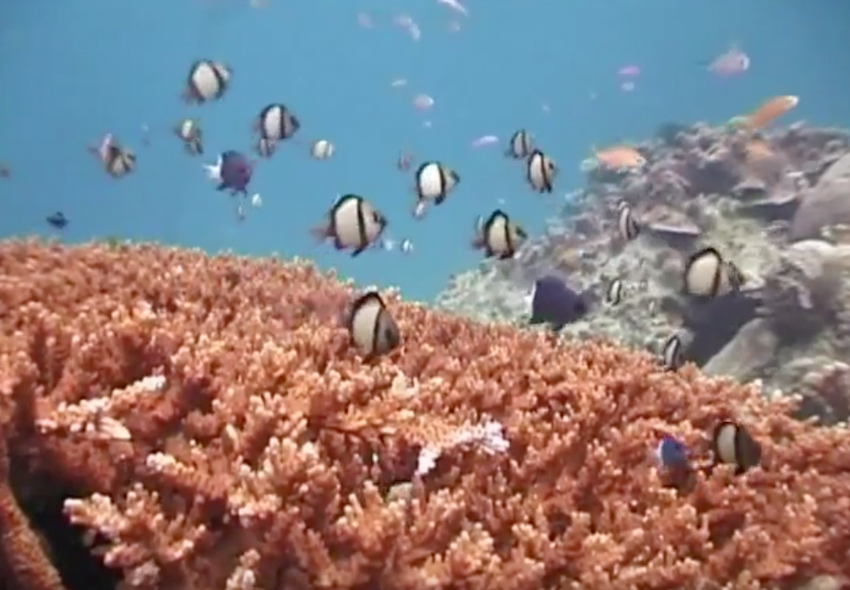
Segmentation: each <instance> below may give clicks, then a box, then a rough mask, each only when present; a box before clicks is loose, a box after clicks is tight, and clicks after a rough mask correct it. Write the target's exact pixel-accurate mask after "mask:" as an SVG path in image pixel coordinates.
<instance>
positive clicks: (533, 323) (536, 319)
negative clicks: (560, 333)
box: [528, 314, 545, 326]
mask: <svg viewBox="0 0 850 590" xmlns="http://www.w3.org/2000/svg"><path fill="white" fill-rule="evenodd" d="M544 321H545V320H543V318H540V317H538V316H536V315H534V314H531V317H530V318H528V325H529V326H537V325H539V324H542V323H543V322H544Z"/></svg>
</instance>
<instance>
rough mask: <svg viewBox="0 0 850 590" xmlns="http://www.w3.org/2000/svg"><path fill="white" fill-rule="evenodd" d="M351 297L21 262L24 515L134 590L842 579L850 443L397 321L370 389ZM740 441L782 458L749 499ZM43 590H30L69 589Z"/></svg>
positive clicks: (557, 358)
mask: <svg viewBox="0 0 850 590" xmlns="http://www.w3.org/2000/svg"><path fill="white" fill-rule="evenodd" d="M658 182H659V183H662V184H664V183H668V184H669V183H672V184H675V185H677V186H678V185H681V186H680V188H681V190H688V187H687V186H686V185H684V184H682V183H681V182H680V181H679V180H677V178H675V177H673V176H669V175H668V176H665V177H659V179H658ZM665 186H666V185H665ZM349 297H350V291H349V288H348V287H347V286H346V285H343V284H340V283H338V282H337V281H336V280H335V278H334V277H333V276H324V275H321V274H320V273H319V272H317V271H316V270H315V269H314V268H312V267H311V266H309V265H306V264H304V263H301V262H296V263H293V264H281V263H278V262H275V261H269V260H266V261H249V260H246V259H239V258H235V257H215V258H209V257H206V256H204V255H202V254H200V253H197V252H190V251H184V250H176V249H165V248H160V247H153V246H143V245H140V246H128V245H122V246H118V247H106V246H97V245H89V246H83V247H77V248H66V247H61V246H56V245H45V244H41V243H38V242H6V243H4V244H2V245H0V319H2V323H1V324H0V325H1V326H2V328H0V418H2V422H1V423H3V424H9V425H10V426H9V428H8V430H4V432H3V434H2V437H5V438H3V439H2V440H8V441H9V445H10V453H11V454H13V455H14V456H15V457H20V458H21V460H22V461H23V462H24V463H26V469H25V470H24V474H25V478H27V482H26V484H27V486H26V487H27V489H32V490H35V491H34V492H32V493H34V494H35V495H36V496H37V495H38V494H39V493H44V490H47V489H50V490H62V492H63V493H64V494H65V499H64V514H65V517H66V518H67V519H68V520H69V521H70V522H72V523H74V524H76V525H78V526H80V527H83V528H84V529H86V530H87V531H88V534H87V540H88V541H89V543H90V550H91V552H92V554H93V555H95V556H97V557H98V558H99V559H101V560H103V562H104V563H105V564H106V565H107V566H108V567H110V568H112V569H114V570H116V571H118V572H120V574H121V576H122V582H121V588H122V590H153V589H154V588H156V589H157V590H178V589H179V590H186V589H198V590H200V589H209V588H226V589H228V590H275V589H283V588H286V589H303V590H307V589H312V588H334V589H336V590H363V589H366V588H372V589H381V590H421V589H423V588H446V587H452V588H463V589H465V590H484V589H487V590H524V589H528V590H538V589H541V588H544V589H571V590H579V589H583V588H593V589H594V590H605V589H610V590H627V589H628V590H632V589H641V590H655V589H658V590H661V589H672V588H706V589H707V588H719V587H724V586H725V587H728V588H736V589H747V590H750V589H754V588H758V587H768V586H770V587H775V588H778V589H786V588H792V587H794V586H795V585H796V584H797V583H799V582H801V581H806V580H809V579H811V578H814V577H815V576H839V575H844V576H850V564H848V561H847V554H848V551H850V510H848V503H847V498H848V497H850V434H848V431H847V429H846V428H817V427H815V426H813V425H812V424H808V423H802V422H798V421H796V420H794V419H793V418H791V417H790V416H789V414H788V411H789V409H790V405H791V404H790V403H789V402H788V400H782V399H780V400H769V399H766V398H765V397H764V396H762V394H761V392H760V391H759V390H758V388H757V387H754V386H749V387H745V386H739V385H735V384H732V383H729V382H725V381H718V380H712V379H709V378H707V377H705V376H703V375H701V374H700V373H699V372H698V371H696V370H695V369H693V368H692V367H690V368H688V367H686V368H684V369H682V370H681V371H679V372H676V373H670V372H665V371H661V370H659V368H658V366H657V365H656V363H655V362H654V361H653V359H651V358H650V357H648V356H646V355H642V354H636V353H631V352H628V351H625V350H623V349H619V348H616V347H613V346H609V345H605V344H601V343H595V342H588V343H583V344H581V345H579V344H564V343H557V342H556V341H554V340H553V339H551V338H549V337H547V336H545V335H542V334H539V333H534V332H523V331H519V330H516V329H514V328H510V327H506V326H492V325H477V324H474V323H472V322H470V321H467V320H464V319H459V318H454V317H449V316H442V315H439V314H436V313H434V312H431V311H428V310H426V309H425V308H423V307H420V306H415V305H409V304H404V303H402V302H401V301H399V300H398V298H397V297H396V296H394V295H392V294H387V296H386V301H387V305H388V309H389V312H390V313H391V314H392V315H393V317H394V318H395V319H396V321H397V322H398V324H399V326H400V329H401V332H402V335H403V342H402V344H401V347H400V349H399V350H397V351H395V352H394V353H393V354H391V355H389V356H387V357H383V358H380V359H376V360H372V361H368V362H364V361H363V360H362V359H361V358H360V356H358V354H357V353H356V351H353V350H351V349H350V347H349V336H348V334H347V333H346V332H345V330H344V329H343V328H342V327H340V326H338V325H337V324H336V323H334V322H333V321H332V318H334V317H335V316H336V315H337V312H338V311H339V310H340V309H341V308H342V306H343V305H344V304H345V303H346V301H347V300H348V298H349ZM725 419H737V420H739V421H742V422H744V423H746V426H747V429H748V430H749V432H750V433H751V434H752V435H753V436H754V437H755V438H756V439H757V440H759V442H760V443H761V445H762V447H763V457H764V460H763V464H762V465H761V466H760V467H757V468H754V469H751V470H750V471H748V472H747V473H746V474H745V475H742V476H739V477H735V476H733V474H732V473H731V472H730V471H729V470H727V469H722V468H718V469H711V468H710V465H711V462H712V457H711V454H710V451H709V445H708V441H707V440H706V436H707V433H709V432H710V431H711V429H712V428H713V427H714V425H715V424H716V423H717V422H718V421H719V420H725ZM4 428H5V427H4ZM659 432H669V433H672V434H675V435H676V436H677V437H679V438H681V439H682V440H683V441H684V442H685V443H686V444H687V445H688V447H689V448H691V449H692V450H693V454H694V461H695V463H696V465H697V466H698V470H697V474H696V477H695V479H696V481H695V484H694V487H693V490H692V492H691V493H689V494H686V493H679V492H677V491H676V490H672V489H669V488H667V487H665V485H664V482H663V481H662V477H661V475H660V474H659V472H658V469H657V468H656V466H655V463H654V462H653V460H652V459H651V450H652V448H653V446H654V445H655V443H656V441H657V436H658V433H659ZM2 456H3V457H5V456H6V455H5V453H4V454H3V455H2ZM2 489H4V490H5V488H2ZM3 494H5V495H3ZM3 494H0V499H3V502H2V503H0V507H2V508H3V510H2V511H0V514H2V517H3V518H5V519H8V518H10V517H9V516H8V515H9V514H14V513H13V512H10V511H9V510H8V509H7V506H9V503H8V499H9V498H10V497H11V492H8V491H4V492H3ZM7 522H10V523H11V524H10V525H9V527H12V525H14V527H13V528H7V526H6V523H7ZM0 523H2V524H3V527H4V528H3V537H2V540H3V546H2V551H3V553H1V554H0V555H3V556H4V558H5V559H7V560H8V559H9V558H12V559H13V560H18V563H21V561H20V560H22V559H25V558H27V557H26V556H27V553H26V552H27V551H28V549H27V547H31V543H29V541H27V539H28V538H29V537H28V535H31V532H30V531H29V530H28V529H27V527H26V526H25V525H24V526H23V527H22V526H21V521H20V520H17V521H15V522H11V521H8V520H2V521H0ZM7 530H8V531H9V532H8V533H7ZM54 573H55V572H54ZM835 579H839V578H835ZM42 580H47V582H44V581H39V579H36V578H27V579H25V580H24V582H22V584H23V585H22V586H21V588H22V590H44V589H46V588H51V590H52V589H54V588H59V587H60V585H59V583H58V579H56V578H55V577H53V578H50V577H47V578H43V579H42ZM51 580H54V581H55V585H53V586H51V585H50V584H52V583H53V582H51Z"/></svg>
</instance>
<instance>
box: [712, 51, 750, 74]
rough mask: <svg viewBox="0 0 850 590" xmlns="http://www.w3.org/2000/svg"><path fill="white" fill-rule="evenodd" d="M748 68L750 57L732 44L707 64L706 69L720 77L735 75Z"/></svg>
mask: <svg viewBox="0 0 850 590" xmlns="http://www.w3.org/2000/svg"><path fill="white" fill-rule="evenodd" d="M749 69H750V57H749V56H748V55H747V54H746V53H744V52H743V51H741V50H740V49H739V48H738V47H736V46H734V45H733V46H732V47H730V48H729V49H728V50H727V51H726V53H723V54H722V55H720V56H718V57H717V58H715V59H714V61H712V62H711V63H710V64H709V65H708V70H709V71H710V72H712V73H713V74H715V75H717V76H720V77H721V78H728V77H730V76H737V75H739V74H743V73H744V72H746V71H747V70H749Z"/></svg>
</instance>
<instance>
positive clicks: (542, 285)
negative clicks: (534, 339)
mask: <svg viewBox="0 0 850 590" xmlns="http://www.w3.org/2000/svg"><path fill="white" fill-rule="evenodd" d="M587 312H588V306H587V302H586V301H585V299H584V296H583V295H582V294H580V293H577V292H576V291H574V290H573V289H571V288H570V287H568V286H567V284H566V283H565V282H564V281H563V280H562V279H560V278H558V277H556V276H554V275H546V276H543V277H541V278H539V279H537V280H536V281H534V291H533V292H532V294H531V319H529V321H528V323H529V324H531V325H535V324H549V325H550V326H552V329H553V330H555V331H560V330H561V328H563V327H564V326H565V325H567V324H569V323H571V322H575V321H576V320H579V319H581V317H582V316H584V315H585V314H586V313H587Z"/></svg>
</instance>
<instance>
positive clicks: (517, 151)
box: [505, 129, 534, 160]
mask: <svg viewBox="0 0 850 590" xmlns="http://www.w3.org/2000/svg"><path fill="white" fill-rule="evenodd" d="M533 151H534V138H532V137H531V134H530V133H529V132H528V131H526V130H525V129H520V130H519V131H515V132H514V134H513V135H511V139H510V140H509V142H508V149H507V150H506V151H505V155H506V156H508V157H510V158H514V159H515V160H524V159H526V158H528V157H529V156H530V155H531V154H532V152H533Z"/></svg>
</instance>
